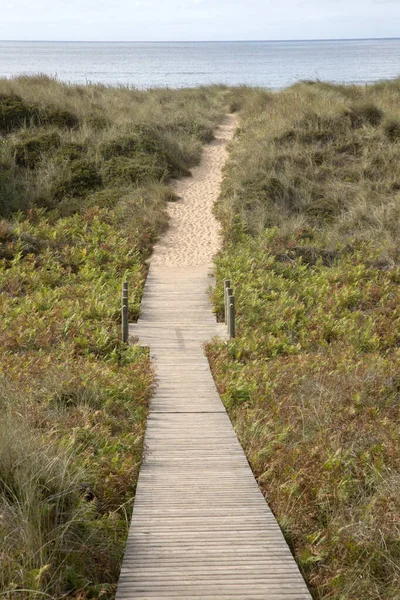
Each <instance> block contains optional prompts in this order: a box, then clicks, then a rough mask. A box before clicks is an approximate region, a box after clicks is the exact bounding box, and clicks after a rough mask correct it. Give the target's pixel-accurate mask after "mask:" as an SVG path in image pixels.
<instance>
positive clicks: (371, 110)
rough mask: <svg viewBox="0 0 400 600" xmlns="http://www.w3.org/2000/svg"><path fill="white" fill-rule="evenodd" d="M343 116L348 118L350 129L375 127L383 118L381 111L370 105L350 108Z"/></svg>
mask: <svg viewBox="0 0 400 600" xmlns="http://www.w3.org/2000/svg"><path fill="white" fill-rule="evenodd" d="M344 114H345V115H346V116H348V117H349V118H350V122H351V125H352V127H363V125H372V126H373V127H377V126H378V125H379V124H380V122H381V121H382V119H383V117H384V113H383V111H382V110H381V109H380V108H378V107H377V106H375V105H374V104H372V103H365V104H359V105H355V106H352V107H350V109H348V110H346V111H345V113H344Z"/></svg>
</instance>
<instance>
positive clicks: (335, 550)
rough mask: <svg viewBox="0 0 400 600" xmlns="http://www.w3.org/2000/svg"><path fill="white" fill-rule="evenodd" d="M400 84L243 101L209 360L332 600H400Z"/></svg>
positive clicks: (248, 96)
mask: <svg viewBox="0 0 400 600" xmlns="http://www.w3.org/2000/svg"><path fill="white" fill-rule="evenodd" d="M399 92H400V81H391V82H381V83H378V84H375V85H370V86H362V87H357V86H335V85H330V84H326V83H322V82H303V83H299V84H296V85H294V86H292V87H291V88H289V89H287V90H284V91H282V92H279V93H268V92H266V91H263V90H247V91H246V90H243V98H242V100H243V102H244V108H243V110H242V114H241V126H240V129H239V132H238V135H237V137H236V140H235V142H234V144H233V146H232V152H231V156H230V160H229V163H228V165H227V168H226V171H225V180H224V184H223V191H222V195H221V198H220V200H219V203H218V206H217V209H216V210H217V214H218V216H219V218H220V219H221V221H222V224H223V228H224V238H225V240H224V248H223V251H222V252H221V253H220V255H219V257H218V259H217V270H218V282H219V285H218V287H217V289H216V292H215V294H214V301H215V307H216V311H217V312H218V313H220V314H222V308H223V307H222V302H223V298H222V280H223V279H224V278H230V279H231V282H232V284H233V286H234V289H235V294H236V302H237V311H238V318H237V330H238V337H237V338H236V339H235V340H233V341H231V342H229V344H228V345H224V344H219V343H213V344H211V345H210V346H209V348H208V354H209V358H210V362H211V365H212V369H213V372H214V375H215V377H216V380H217V383H218V387H219V390H220V392H221V395H222V397H223V399H224V402H225V404H226V407H227V409H228V411H229V414H230V416H231V418H232V420H233V422H234V424H235V428H236V431H237V433H238V435H239V438H240V440H241V443H242V445H243V447H244V449H245V451H246V453H247V456H248V458H249V461H250V463H251V465H252V468H253V470H254V472H255V474H256V476H257V479H258V482H259V484H260V486H261V488H262V490H263V492H264V493H265V496H266V497H267V499H268V501H269V503H270V505H271V507H272V509H273V511H274V513H275V515H276V516H277V518H278V521H279V523H280V525H281V527H282V529H283V531H284V534H285V536H286V538H287V540H288V542H289V544H290V546H291V548H292V550H293V552H294V555H295V557H296V559H297V561H298V563H299V565H300V567H301V569H302V571H303V573H304V575H305V578H306V580H307V582H308V584H309V586H310V589H311V590H312V593H313V595H314V597H315V598H316V599H321V600H322V599H324V600H327V599H330V600H360V599H361V598H362V599H363V600H395V599H397V598H399V597H400V521H399V515H400V501H399V498H400V493H399V492H400V434H399V432H400V427H399V426H400V404H399V376H398V373H399V366H400V352H399V344H400V291H399V290H400V287H399V283H400V254H399V246H398V240H399V234H400V219H399V216H400V171H399V160H400V136H399V132H400V106H399V102H398V97H399Z"/></svg>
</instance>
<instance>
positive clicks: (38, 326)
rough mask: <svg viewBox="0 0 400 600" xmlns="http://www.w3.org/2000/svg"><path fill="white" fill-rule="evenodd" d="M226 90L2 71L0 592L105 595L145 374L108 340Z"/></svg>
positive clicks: (144, 361)
mask: <svg viewBox="0 0 400 600" xmlns="http://www.w3.org/2000/svg"><path fill="white" fill-rule="evenodd" d="M230 95H231V92H230V91H229V90H227V89H226V88H223V87H213V88H200V89H198V90H180V91H170V90H149V91H146V92H142V91H137V90H134V89H128V88H109V87H105V86H72V85H66V84H63V83H60V82H56V81H54V80H52V79H49V78H47V77H43V76H38V77H34V78H27V77H20V78H17V79H15V80H1V81H0V219H2V220H0V314H1V317H0V348H1V361H0V409H1V413H2V419H1V424H0V539H1V554H0V596H1V598H5V599H10V600H11V599H12V600H24V599H25V598H26V599H28V598H29V599H35V600H36V599H39V598H40V599H42V598H46V597H47V598H52V599H61V598H79V599H80V600H85V599H89V598H105V599H107V598H108V599H111V598H113V597H114V595H115V589H116V583H117V581H118V575H119V569H120V565H121V559H122V555H123V550H124V545H125V540H126V535H127V527H128V523H129V518H130V514H131V510H132V504H133V498H134V491H135V484H136V479H137V475H138V470H139V466H140V461H141V454H142V442H143V432H144V425H145V419H146V414H147V404H148V400H149V397H150V396H151V392H152V385H153V374H152V370H151V366H150V362H149V358H148V355H147V352H146V350H144V349H141V348H139V347H137V346H131V347H125V346H124V345H122V344H121V343H120V341H119V338H120V331H119V327H120V326H119V321H120V316H119V314H120V306H119V303H120V286H121V282H122V281H123V280H124V279H127V280H128V282H129V284H130V318H131V319H132V320H134V319H135V318H137V316H138V314H139V309H140V298H141V293H142V287H143V282H144V279H145V275H146V260H147V259H148V257H149V254H150V252H151V247H152V244H153V242H154V241H155V239H156V238H157V236H158V235H159V234H160V232H162V231H163V229H164V228H165V227H166V225H167V219H166V211H165V206H166V202H168V201H171V200H174V190H173V187H171V186H170V180H171V178H172V177H178V176H180V175H181V174H188V173H189V172H190V168H191V167H192V166H193V165H195V164H197V163H198V161H199V159H200V155H201V148H202V145H203V144H204V143H206V142H207V141H209V140H210V139H211V138H212V135H213V133H212V132H213V130H214V128H215V126H216V124H217V123H218V121H219V120H220V119H221V116H222V115H223V114H224V112H226V110H227V105H228V103H229V97H230Z"/></svg>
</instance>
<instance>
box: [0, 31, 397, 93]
mask: <svg viewBox="0 0 400 600" xmlns="http://www.w3.org/2000/svg"><path fill="white" fill-rule="evenodd" d="M38 73H42V74H47V75H49V76H53V77H56V78H57V79H59V80H61V81H67V82H70V83H79V84H82V83H83V84H84V83H103V84H107V85H129V86H134V87H138V88H142V89H146V88H150V87H171V88H179V87H196V86H200V85H211V84H226V85H241V84H245V85H250V86H262V87H267V88H271V89H281V88H283V87H287V86H288V85H292V84H294V83H296V82H297V81H300V80H304V79H319V80H322V81H330V82H332V83H355V84H367V83H372V82H374V81H378V80H381V79H392V78H396V77H399V76H400V38H362V39H357V38H355V39H352V38H345V39H339V38H338V39H320V40H318V39H299V40H294V39H292V40H237V41H225V40H218V41H207V40H203V41H154V42H150V41H135V42H130V41H73V40H69V41H51V40H46V41H34V40H33V41H29V40H24V41H12V40H4V41H0V77H7V78H11V77H16V76H18V75H36V74H38Z"/></svg>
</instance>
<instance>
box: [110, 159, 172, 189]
mask: <svg viewBox="0 0 400 600" xmlns="http://www.w3.org/2000/svg"><path fill="white" fill-rule="evenodd" d="M167 173H168V167H167V165H166V164H165V163H164V164H162V163H161V164H160V160H159V157H158V156H153V155H150V154H144V153H142V152H137V153H136V154H135V155H134V156H133V157H132V158H127V157H126V156H116V157H115V158H111V159H110V160H108V161H107V162H105V163H104V165H103V169H102V176H103V179H104V181H105V183H107V184H116V183H125V184H132V183H134V184H139V183H143V182H144V181H148V180H156V181H157V180H158V181H162V180H163V179H164V178H165V177H166V175H167Z"/></svg>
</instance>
